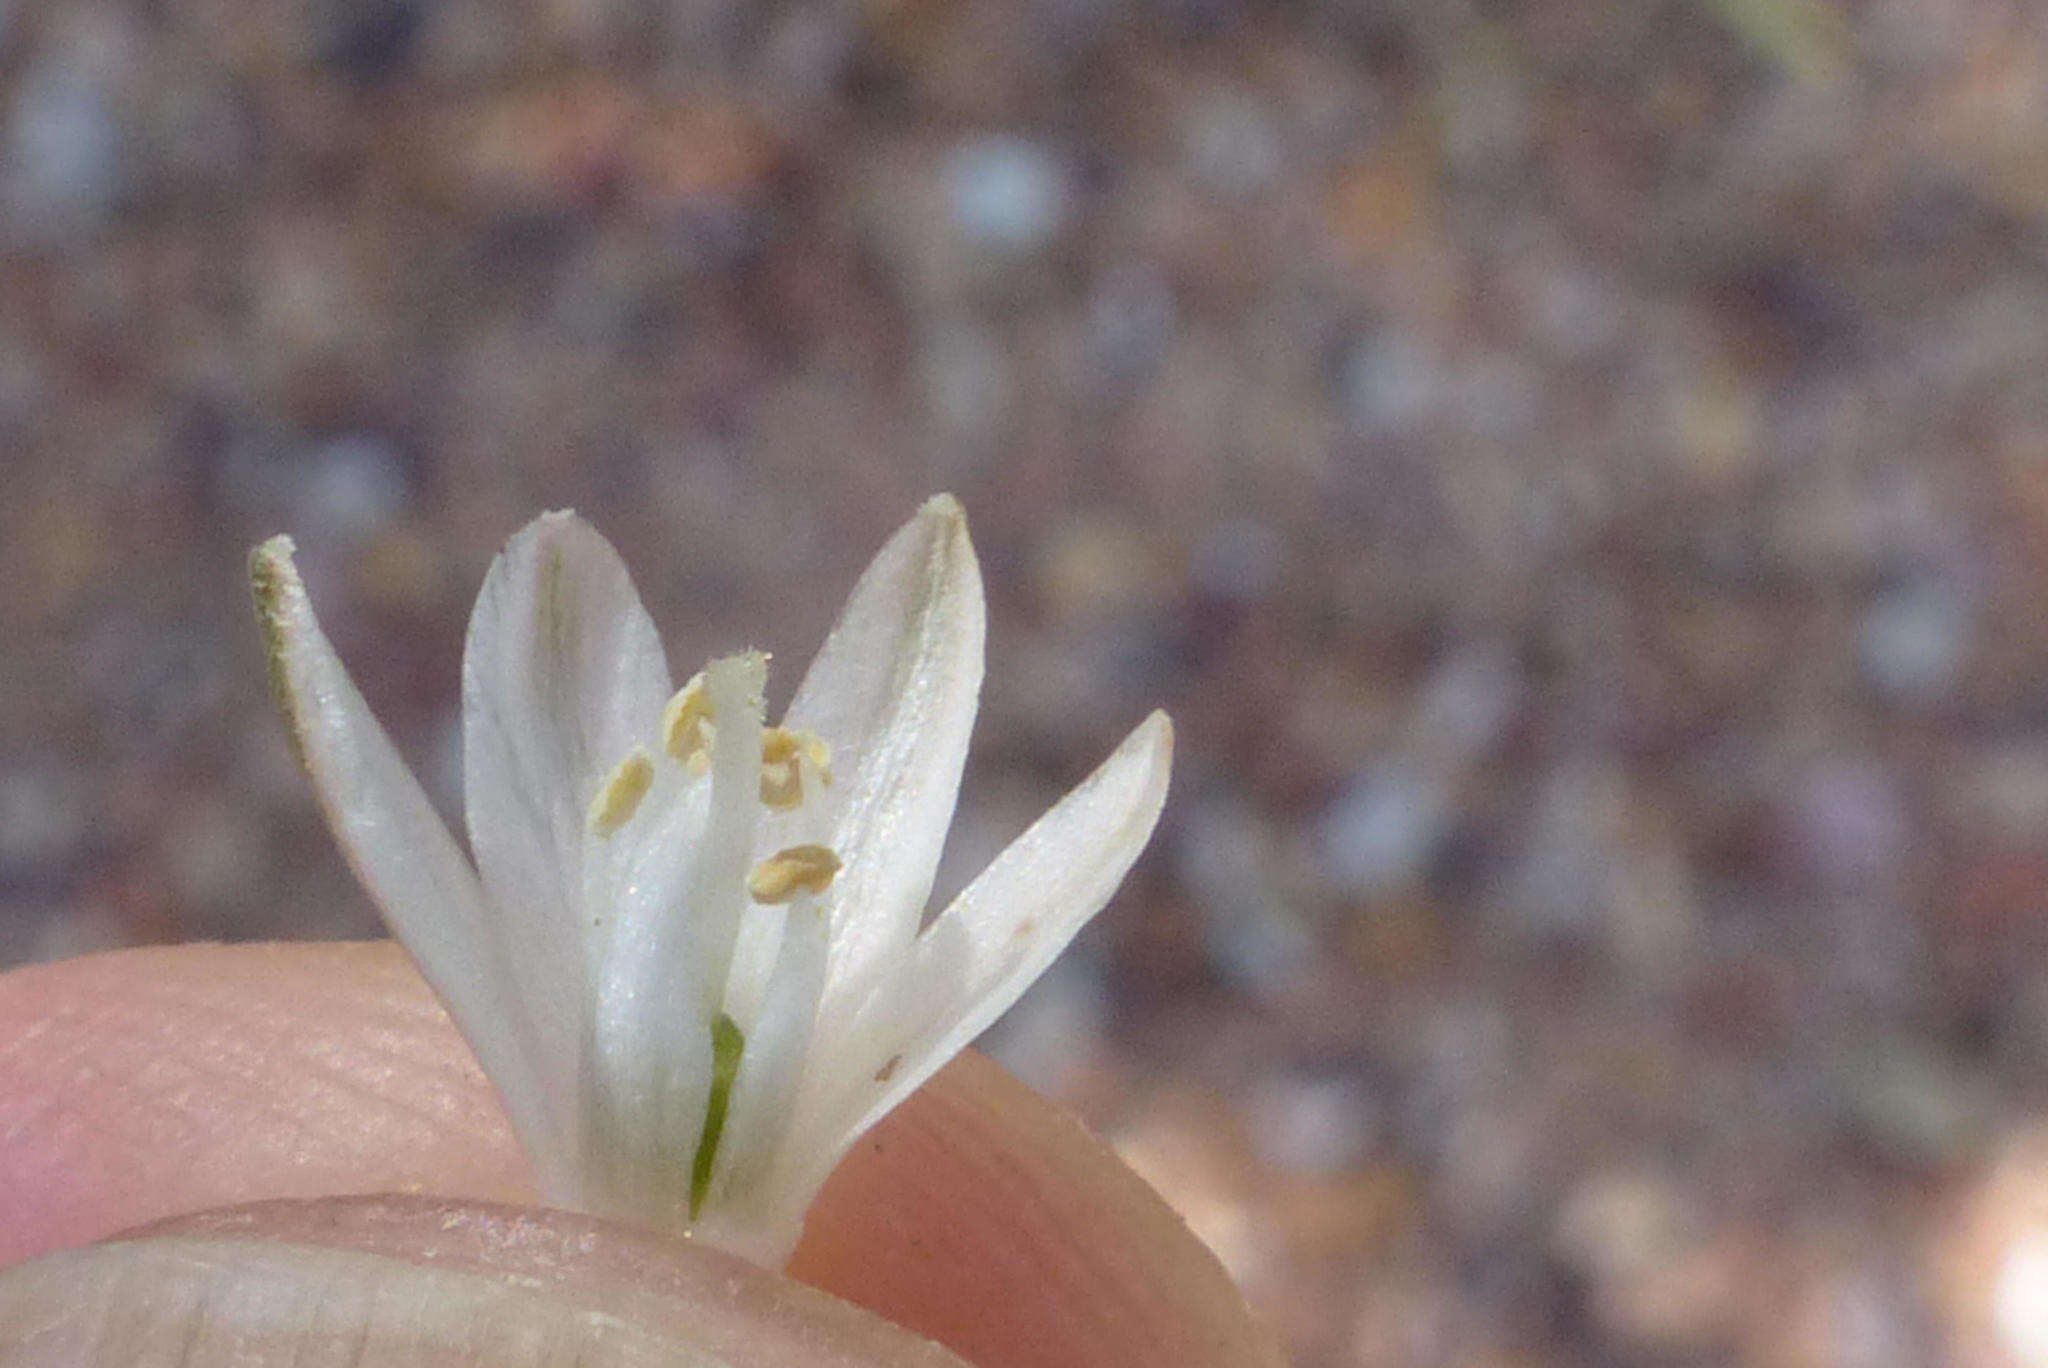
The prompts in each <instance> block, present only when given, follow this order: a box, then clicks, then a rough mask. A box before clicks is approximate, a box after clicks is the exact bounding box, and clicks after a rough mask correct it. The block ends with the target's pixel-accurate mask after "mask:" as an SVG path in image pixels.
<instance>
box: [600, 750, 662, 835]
mask: <svg viewBox="0 0 2048 1368" xmlns="http://www.w3.org/2000/svg"><path fill="white" fill-rule="evenodd" d="M653 783H654V762H653V761H651V760H649V759H648V758H647V752H646V751H644V750H642V749H641V748H640V747H638V746H635V747H633V752H632V754H630V755H628V756H627V757H626V758H625V759H623V760H621V761H619V767H618V768H617V769H615V770H613V771H612V777H611V778H610V779H608V780H606V781H605V786H604V788H602V789H601V790H599V792H598V795H597V797H595V798H593V799H591V800H590V830H591V834H593V835H596V836H610V835H611V834H612V833H613V832H615V831H617V830H618V829H619V828H620V827H622V826H624V825H625V824H626V823H627V822H629V821H631V820H632V818H633V814H634V813H635V812H637V811H638V810H639V808H640V800H641V799H642V798H645V797H646V796H647V789H648V787H649V785H651V784H653Z"/></svg>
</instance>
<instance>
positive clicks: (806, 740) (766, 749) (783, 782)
mask: <svg viewBox="0 0 2048 1368" xmlns="http://www.w3.org/2000/svg"><path fill="white" fill-rule="evenodd" d="M831 758H832V752H831V750H830V749H829V748H828V747H827V746H826V745H825V743H824V742H823V741H821V740H820V739H818V738H817V737H816V736H813V735H812V734H811V733H809V732H806V731H791V730H789V729H788V728H787V727H764V728H763V729H762V731H761V801H762V802H763V803H765V804H766V805H767V806H769V807H772V808H793V807H795V806H797V805H798V804H799V803H801V802H803V800H804V774H803V767H804V764H805V763H806V762H808V763H809V764H810V766H811V768H812V769H814V770H816V771H817V775H818V782H819V783H821V784H829V783H831V782H832V774H831V771H829V770H828V769H826V768H825V766H826V763H827V762H828V761H829V760H830V759H831Z"/></svg>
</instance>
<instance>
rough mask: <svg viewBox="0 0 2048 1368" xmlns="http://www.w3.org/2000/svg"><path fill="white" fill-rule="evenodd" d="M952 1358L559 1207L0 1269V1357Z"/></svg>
mask: <svg viewBox="0 0 2048 1368" xmlns="http://www.w3.org/2000/svg"><path fill="white" fill-rule="evenodd" d="M329 1363H332V1364H336V1365H340V1364H348V1365H353V1366H354V1368H415V1366H417V1368H428V1366H429V1365H431V1368H467V1365H477V1366H478V1368H483V1365H489V1368H529V1365H530V1366H531V1368H542V1366H543V1365H550V1366H552V1365H561V1364H565V1363H574V1364H578V1365H581V1366H582V1368H656V1365H678V1366H679V1368H680V1366H683V1365H687V1368H754V1366H755V1365H759V1366H760V1368H767V1366H768V1365H776V1368H784V1365H787V1368H807V1366H809V1365H819V1366H820V1368H883V1365H889V1366H890V1368H967V1366H966V1365H965V1364H964V1362H963V1361H962V1360H961V1359H959V1358H957V1357H955V1356H954V1355H952V1354H951V1353H949V1352H948V1351H946V1350H944V1349H942V1348H940V1347H939V1346H938V1345H935V1344H933V1343H931V1342H930V1341H928V1340H924V1339H922V1338H920V1337H918V1336H916V1335H913V1334H911V1333H910V1332H909V1331H907V1330H903V1329H901V1328H900V1327H897V1326H895V1325H892V1324H890V1323H889V1322H887V1321H884V1320H882V1319H881V1318H879V1317H877V1316H875V1315H873V1314H871V1313H869V1312H866V1311H862V1310H861V1309H859V1308H858V1307H855V1306H852V1305H851V1304H849V1303H846V1302H842V1301H840V1300H838V1299H837V1298H835V1297H832V1296H829V1295H827V1294H826V1293H823V1292H819V1291H816V1290H815V1289H812V1288H808V1287H805V1286H803V1285H801V1284H798V1283H795V1282H792V1281H790V1280H789V1279H787V1278H784V1277H782V1276H781V1275H779V1274H774V1273H769V1272H766V1271H764V1270H762V1269H759V1268H756V1267H754V1266H753V1265H751V1264H747V1263H744V1262H742V1261H740V1260H738V1259H735V1258H732V1257H730V1256H728V1255H724V1254H721V1253H719V1252H717V1251H715V1250H710V1249H704V1248H699V1247H695V1246H690V1245H686V1244H676V1243H673V1242H669V1241H664V1240H660V1239H657V1238H654V1237H650V1236H647V1235H643V1234H641V1233H639V1232H635V1231H630V1230H625V1229H623V1228H620V1227H617V1226H612V1225H609V1224H607V1223H605V1222H601V1221H595V1220H591V1219H590V1218H587V1217H581V1216H573V1215H570V1214H568V1213H563V1212H553V1211H540V1210H534V1209H528V1208H518V1207H504V1206H492V1205H488V1204H481V1203H459V1202H447V1201H441V1200H438V1199H429V1198H419V1197H402V1196H395V1197H371V1198H337V1199H331V1200H323V1201H316V1202H267V1203H261V1204H257V1205H254V1206H249V1207H237V1208H230V1209H226V1210H223V1211H219V1212H210V1213H202V1214H200V1215H198V1216H193V1217H184V1218H179V1219H178V1220H176V1221H172V1222H167V1223H163V1224H160V1225H157V1226H153V1227H150V1228H147V1229H145V1230H142V1231H138V1232H135V1233H133V1234H131V1235H127V1236H120V1237H116V1238H114V1239H112V1240H109V1241H106V1242H104V1243H101V1244H96V1245H89V1246H86V1247H84V1248H81V1249H73V1250H66V1251H63V1252H60V1253H56V1254H50V1255H46V1256H44V1257H43V1258H40V1259H35V1260H32V1261H30V1262H28V1263H25V1264H21V1265H18V1266H16V1267H14V1268H11V1269H8V1270H5V1271H4V1272H0V1365H4V1366H5V1368H18V1366H19V1368H29V1366H30V1365H36V1366H38V1368H39V1366H40V1365H51V1366H52V1368H56V1365H62V1366H63V1368H100V1366H101V1365H105V1368H114V1365H120V1368H136V1366H138V1365H141V1366H149V1365H158V1364H162V1365H165V1368H169V1366H170V1365H173V1364H175V1365H179V1368H215V1366H216V1365H218V1366H219V1368H228V1366H229V1365H232V1366H233V1368H269V1365H273V1364H274V1365H280V1368H282V1365H287V1364H290V1365H298V1366H299V1368H307V1366H308V1365H314V1364H329Z"/></svg>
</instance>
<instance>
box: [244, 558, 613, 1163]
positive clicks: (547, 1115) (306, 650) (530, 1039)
mask: <svg viewBox="0 0 2048 1368" xmlns="http://www.w3.org/2000/svg"><path fill="white" fill-rule="evenodd" d="M291 554H292V544H291V540H290V539H289V538H287V537H274V538H272V539H271V540H269V541H267V542H265V543H264V544H263V545H261V546H259V547H257V548H256V551H255V553H254V554H253V555H252V556H251V557H250V576H251V580H252V582H253V586H254V589H255V595H256V610H257V615H258V617H259V618H260V620H261V622H262V625H263V630H264V635H265V638H266V644H267V646H268V649H269V656H270V674H271V687H272V689H273V691H274V692H275V693H276V695H277V700H278V704H279V707H280V708H281V709H282V711H283V713H284V716H285V720H286V723H287V725H288V726H289V728H290V730H291V736H292V742H293V744H294V746H295V747H296V749H297V751H298V753H299V758H300V760H301V761H302V762H303V763H304V765H305V767H306V772H307V774H308V776H310V778H311V779H312V783H313V790H314V792H315V793H316V794H317V795H318V797H319V800H320V806H321V810H322V811H323V812H324V813H325V815H326V817H327V824H328V826H329V827H330V828H331V829H332V830H333V832H334V838H335V841H336V843H337V844H339V845H340V847H341V850H342V853H343V854H344V855H345V856H346V857H347V859H348V862H349V864H350V866H351V867H352V868H353V869H354V870H355V873H356V877H357V878H358V879H359V880H360V881H361V882H362V885H363V887H364V888H365V889H367V890H368V892H369V894H370V897H371V898H372V899H373V900H374V901H375V902H376V904H377V906H378V908H379V909H380V910H381V911H382V912H383V914H384V920H385V922H386V924H387V925H389V926H390V928H391V930H392V931H393V932H394V933H395V934H396V935H397V936H398V938H399V939H400V940H401V941H403V942H404V943H405V947H406V949H407V950H408V951H410V952H411V954H412V957H413V959H414V961H415V962H416V963H418V965H419V967H420V971H421V972H422V973H423V974H425V975H426V977H427V981H428V982H430V983H431V984H433V985H434V991H435V992H437V993H438V994H440V997H441V1001H442V1002H443V1003H445V1004H446V1005H447V1008H448V1012H449V1015H451V1016H452V1017H454V1019H455V1023H456V1025H457V1026H458V1027H459V1028H460V1029H461V1031H462V1033H463V1035H464V1037H465V1038H467V1039H468V1041H469V1043H470V1046H471V1048H472V1049H474V1050H475V1051H476V1053H477V1057H478V1059H479V1061H480V1062H481V1063H482V1064H483V1067H484V1072H485V1073H487V1074H488V1075H489V1076H490V1078H491V1080H492V1082H493V1083H495V1084H496V1085H497V1088H498V1090H499V1093H500V1094H501V1096H502V1097H503V1099H504V1101H505V1105H506V1109H507V1111H508V1112H509V1113H510V1115H511V1118H512V1122H513V1125H514V1127H515V1128H516V1129H517V1130H518V1132H519V1136H520V1139H521V1141H522V1142H523V1143H524V1144H525V1145H526V1146H527V1147H528V1149H529V1151H530V1152H531V1153H532V1154H533V1158H534V1162H535V1164H536V1166H537V1167H538V1168H539V1169H540V1170H541V1171H542V1172H543V1173H544V1174H546V1175H548V1176H550V1177H551V1178H552V1177H555V1176H557V1175H560V1174H561V1173H563V1172H564V1164H565V1163H566V1161H567V1156H568V1153H569V1151H570V1149H571V1142H570V1141H569V1140H568V1136H569V1135H571V1134H572V1133H573V1128H574V1126H575V1124H576V1122H575V1110H574V1105H575V1098H574V1096H573V1093H570V1094H569V1095H567V1096H566V1097H565V1096H564V1094H563V1091H562V1089H561V1087H560V1084H561V1083H563V1082H564V1081H565V1080H562V1079H560V1078H554V1077H550V1075H549V1071H548V1065H547V1062H546V1054H545V1047H546V1044H547V1042H545V1041H544V1040H543V1038H542V1035H541V1031H542V1030H544V1029H545V1020H546V1018H547V1017H549V1016H551V1015H553V1014H554V1013H553V1012H551V1011H547V1010H542V1011H535V1010H534V1009H535V1007H536V1006H539V1005H541V1003H539V1002H537V1001H536V997H538V998H540V999H542V1000H544V1001H545V1002H551V1003H553V1004H555V1006H556V1008H557V1009H558V1010H559V1007H560V1004H562V1003H565V1002H573V1001H574V999H575V996H576V994H578V993H579V992H580V991H581V983H580V981H579V980H576V979H575V978H574V977H573V976H569V975H564V976H560V977H556V978H551V979H548V980H546V981H537V982H526V981H521V979H520V978H519V976H517V975H515V974H514V973H513V971H512V966H511V965H510V964H509V963H508V962H507V960H506V957H505V955H504V954H503V953H502V952H503V948H504V947H503V945H502V943H501V942H500V941H499V939H498V931H497V928H496V926H495V925H494V924H493V920H492V918H491V915H490V912H489V909H488V908H487V907H486V906H485V903H484V898H483V890H482V889H481V888H480V887H479V885H478V883H477V877H476V874H475V873H474V872H473V871H472V870H471V869H470V867H469V862H468V861H467V860H465V859H464V858H463V856H462V852H461V851H460V850H459V849H457V848H456V845H455V840H454V838H453V837H451V836H450V835H449V834H448V828H447V827H446V826H445V825H443V823H442V821H441V819H440V817H439V816H438V815H437V814H436V813H435V812H434V809H433V806H432V804H430V803H429V802H428V800H427V796H426V794H425V793H424V792H423V791H422V790H421V789H420V786H419V783H418V781H417V780H415V779H414V778H413V776H412V772H411V771H410V770H408V769H407V768H406V766H405V762H404V761H403V760H401V759H400V758H399V756H398V752H397V751H396V750H395V749H394V748H393V746H392V744H391V740H390V738H389V737H387V736H386V735H385V734H384V729H383V728H382V727H380V726H378V725H377V720H376V719H375V718H374V717H372V716H371V715H370V710H369V708H368V707H367V706H366V705H365V704H364V702H363V697H362V695H361V694H360V693H359V692H357V690H356V687H355V684H354V683H353V682H352V681H351V680H350V679H349V677H348V672H347V671H346V670H344V669H343V668H342V665H341V661H340V660H339V659H338V658H337V657H336V656H335V654H334V648H333V646H332V645H330V644H329V642H328V640H327V637H326V635H325V634H324V633H322V632H321V630H320V625H319V623H318V622H317V621H316V620H315V619H314V616H313V608H312V604H311V603H310V602H309V601H308V599H307V597H306V590H305V586H304V585H303V584H302V583H301V582H300V580H299V576H298V571H297V569H296V568H295V567H294V566H293V565H292V560H291Z"/></svg>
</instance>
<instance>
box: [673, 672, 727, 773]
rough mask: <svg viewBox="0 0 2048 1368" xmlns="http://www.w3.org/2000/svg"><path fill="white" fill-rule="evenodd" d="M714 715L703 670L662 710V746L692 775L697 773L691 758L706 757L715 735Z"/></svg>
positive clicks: (677, 692) (678, 691) (692, 677)
mask: <svg viewBox="0 0 2048 1368" xmlns="http://www.w3.org/2000/svg"><path fill="white" fill-rule="evenodd" d="M714 715H715V714H714V711H713V709H712V707H711V695H710V693H708V692H707V691H706V690H705V688H704V672H703V671H702V670H699V671H697V673H696V674H694V675H692V676H691V677H690V682H689V683H687V684H685V685H683V687H682V688H680V689H678V690H677V691H676V696H675V697H674V698H671V699H670V700H669V701H668V706H667V707H666V708H663V709H662V710H661V741H662V745H663V746H664V747H666V748H667V750H668V753H669V754H670V755H672V756H674V757H675V758H676V759H678V760H681V761H684V762H685V763H689V764H691V765H692V766H693V769H692V772H693V773H695V772H698V771H696V770H695V769H694V757H696V756H698V755H708V754H709V753H710V751H711V742H712V738H713V737H715V736H716V735H717V732H716V730H715V729H714V727H713V725H712V718H713V717H714Z"/></svg>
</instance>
